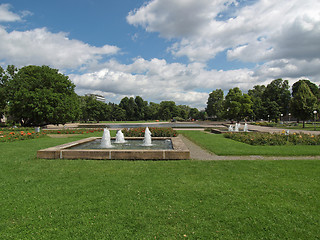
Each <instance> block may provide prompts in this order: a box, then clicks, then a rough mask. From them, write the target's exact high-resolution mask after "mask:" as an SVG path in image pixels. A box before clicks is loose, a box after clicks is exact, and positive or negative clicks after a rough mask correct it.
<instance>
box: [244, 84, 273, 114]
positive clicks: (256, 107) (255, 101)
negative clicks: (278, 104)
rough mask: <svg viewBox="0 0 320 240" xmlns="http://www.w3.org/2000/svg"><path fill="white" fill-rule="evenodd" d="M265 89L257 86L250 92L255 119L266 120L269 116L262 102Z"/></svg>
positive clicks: (262, 86)
mask: <svg viewBox="0 0 320 240" xmlns="http://www.w3.org/2000/svg"><path fill="white" fill-rule="evenodd" d="M265 89H266V87H265V86H264V85H256V86H254V87H253V89H250V90H249V91H248V95H249V96H250V97H251V100H252V111H253V117H254V118H255V119H266V117H267V115H268V114H266V108H265V106H264V104H263V100H262V99H263V93H264V91H265Z"/></svg>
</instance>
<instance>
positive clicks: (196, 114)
mask: <svg viewBox="0 0 320 240" xmlns="http://www.w3.org/2000/svg"><path fill="white" fill-rule="evenodd" d="M189 117H190V118H191V119H199V118H200V112H199V110H198V109H197V108H191V109H190V112H189Z"/></svg>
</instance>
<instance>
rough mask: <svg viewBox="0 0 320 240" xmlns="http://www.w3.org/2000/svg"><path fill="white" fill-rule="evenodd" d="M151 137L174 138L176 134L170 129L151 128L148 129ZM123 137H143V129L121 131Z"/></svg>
mask: <svg viewBox="0 0 320 240" xmlns="http://www.w3.org/2000/svg"><path fill="white" fill-rule="evenodd" d="M149 130H150V132H151V134H152V137H176V136H177V135H178V133H177V132H176V131H175V130H173V129H172V128H157V127H151V128H149ZM122 132H123V134H124V136H126V137H143V136H144V132H145V128H144V127H139V128H130V129H122Z"/></svg>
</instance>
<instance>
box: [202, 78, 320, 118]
mask: <svg viewBox="0 0 320 240" xmlns="http://www.w3.org/2000/svg"><path fill="white" fill-rule="evenodd" d="M319 107H320V89H319V87H318V86H317V85H316V84H314V83H312V82H311V81H309V80H305V79H301V80H299V81H297V82H295V83H294V84H293V85H292V89H291V91H290V86H289V82H288V80H283V79H281V78H280V79H275V80H273V81H272V82H271V83H269V84H268V85H267V86H265V85H256V86H254V87H253V89H250V90H249V91H248V93H242V91H241V90H240V89H239V88H238V87H235V88H232V89H230V90H229V92H228V93H227V95H226V96H224V92H223V91H222V90H221V89H216V90H214V91H212V92H211V93H210V94H209V97H208V101H207V107H206V113H207V114H208V116H209V117H210V118H213V119H217V120H221V119H230V120H235V121H239V120H244V119H245V120H260V119H265V120H271V121H275V122H277V121H278V120H279V119H280V118H281V116H292V117H295V118H297V119H298V120H301V121H303V123H304V122H305V121H306V120H310V119H314V117H316V116H315V114H317V113H319Z"/></svg>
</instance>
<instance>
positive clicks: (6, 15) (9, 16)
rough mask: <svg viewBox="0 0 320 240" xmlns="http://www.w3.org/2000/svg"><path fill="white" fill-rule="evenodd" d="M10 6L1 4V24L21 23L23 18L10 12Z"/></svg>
mask: <svg viewBox="0 0 320 240" xmlns="http://www.w3.org/2000/svg"><path fill="white" fill-rule="evenodd" d="M10 8H11V5H10V4H0V22H16V21H21V17H20V16H19V15H18V14H16V13H13V12H11V11H10Z"/></svg>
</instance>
